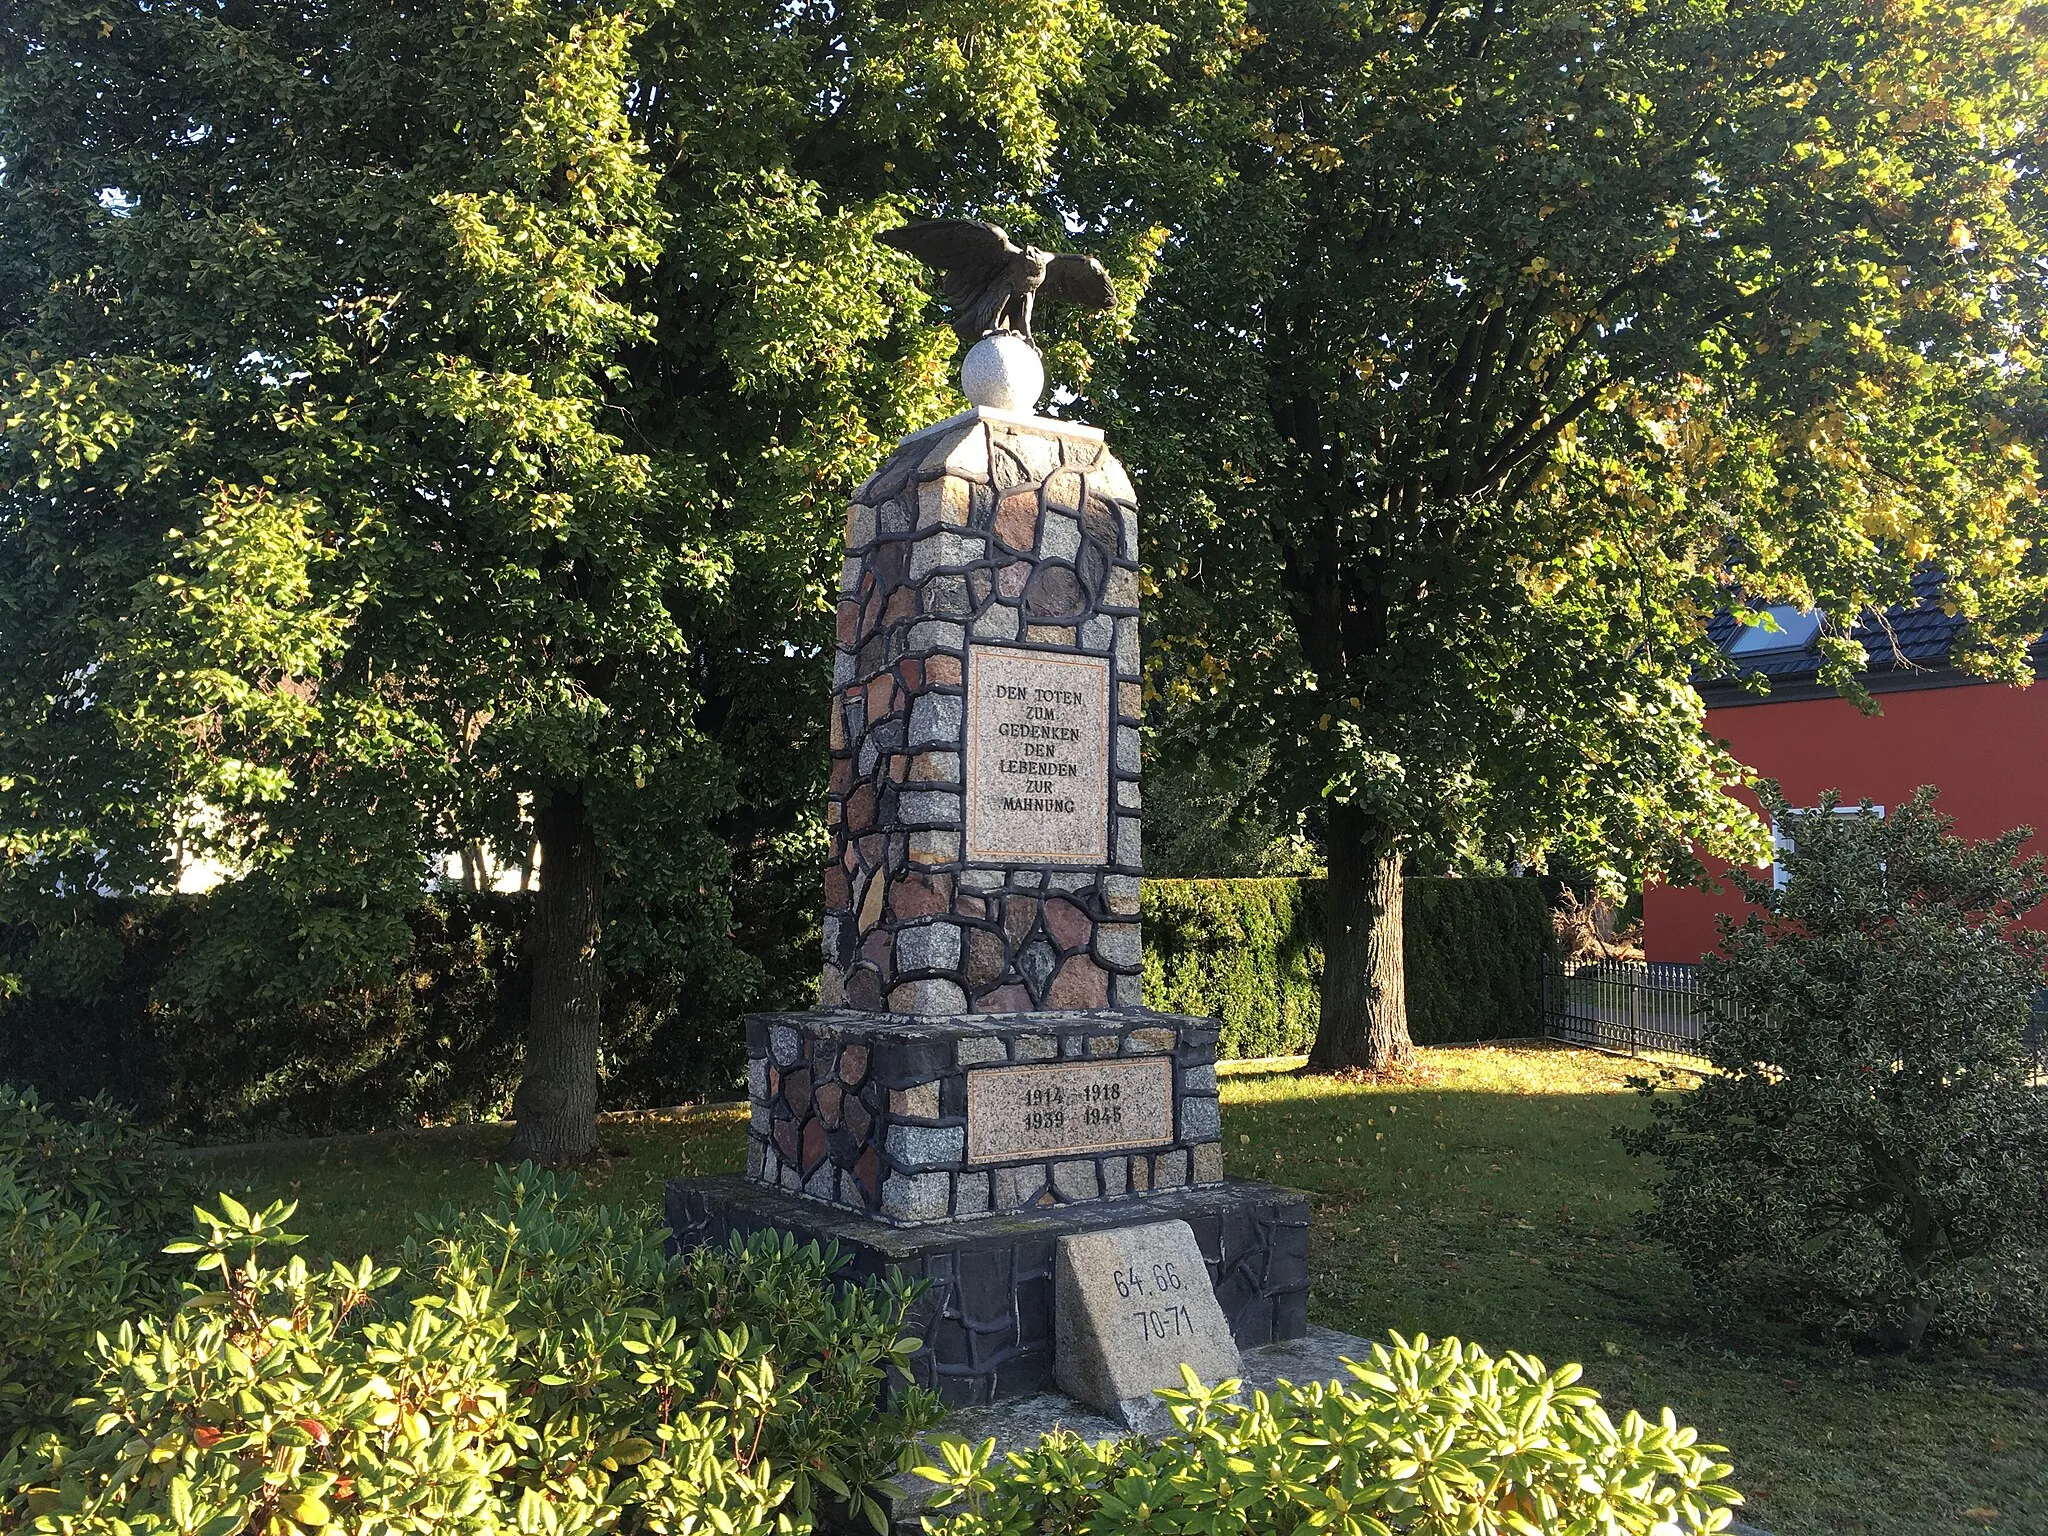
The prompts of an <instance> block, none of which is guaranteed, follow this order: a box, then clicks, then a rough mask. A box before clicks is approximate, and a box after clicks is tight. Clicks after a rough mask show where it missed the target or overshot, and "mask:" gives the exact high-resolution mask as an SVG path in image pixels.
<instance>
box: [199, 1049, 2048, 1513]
mask: <svg viewBox="0 0 2048 1536" xmlns="http://www.w3.org/2000/svg"><path fill="white" fill-rule="evenodd" d="M1643 1070H1644V1067H1643V1065H1642V1064H1639V1063H1631V1062H1627V1061H1620V1060H1615V1059H1612V1058H1609V1057H1604V1056H1600V1055H1597V1054H1594V1053H1591V1052H1584V1051H1570V1050H1562V1049H1544V1048H1540V1047H1499V1048H1487V1047H1468V1048H1455V1049H1444V1050H1434V1051H1424V1052H1423V1053H1422V1067H1421V1070H1420V1071H1419V1073H1418V1074H1417V1076H1416V1077H1415V1078H1414V1079H1412V1080H1407V1081H1402V1082H1394V1083H1387V1082H1368V1081H1349V1080H1340V1079H1331V1078H1313V1077H1304V1076H1301V1075H1299V1074H1298V1073H1296V1072H1295V1071H1294V1070H1293V1069H1292V1064H1249V1065H1246V1066H1241V1067H1239V1068H1238V1069H1236V1070H1231V1071H1229V1072H1227V1074H1226V1076H1225V1077H1224V1080H1223V1084H1224V1086H1223V1100H1224V1106H1225V1108H1224V1144H1225V1150H1226V1154H1227V1163H1228V1167H1229V1171H1230V1173H1231V1174H1232V1175H1234V1176H1236V1177H1241V1178H1261V1179H1269V1180H1272V1181H1274V1182H1276V1183H1283V1184H1288V1185H1292V1186H1295V1187H1297V1188H1300V1189H1303V1190H1306V1191H1308V1192H1309V1194H1310V1195H1311V1196H1312V1198H1313V1201H1314V1209H1315V1226H1314V1231H1313V1236H1312V1239H1311V1243H1312V1269H1313V1276H1314V1293H1313V1297H1312V1300H1311V1305H1310V1313H1311V1316H1312V1317H1313V1318H1314V1319H1315V1321H1317V1322H1318V1323H1321V1324H1324V1325H1326V1326H1329V1327H1333V1328H1341V1329H1345V1330H1347V1331H1350V1332H1353V1333H1358V1334H1362V1335H1365V1336H1367V1337H1372V1336H1376V1335H1379V1334H1382V1333H1384V1332H1385V1331H1386V1330H1387V1329H1390V1328H1392V1329H1399V1330H1401V1331H1402V1332H1404V1333H1427V1334H1429V1335H1431V1336H1432V1337H1443V1336H1446V1335H1451V1334H1455V1335H1457V1336H1459V1337H1461V1338H1465V1339H1472V1340H1476V1341H1478V1342H1480V1343H1482V1344H1484V1345H1486V1346H1487V1347H1488V1348H1489V1349H1492V1350H1495V1351H1502V1350H1510V1349H1515V1350H1521V1351H1523V1352H1524V1353H1528V1354H1532V1355H1535V1356H1538V1357H1539V1358H1541V1359H1543V1360H1544V1361H1545V1362H1546V1363H1549V1364H1552V1365H1556V1364H1561V1363H1563V1362H1564V1361H1567V1360H1577V1361H1581V1362H1582V1363H1583V1364H1584V1365H1585V1367H1586V1373H1587V1379H1588V1382H1589V1384H1590V1385H1592V1386H1594V1387H1596V1388H1598V1389H1599V1390H1600V1392H1601V1393H1602V1394H1603V1395H1604V1396H1605V1397H1606V1399H1607V1400H1608V1402H1609V1403H1610V1405H1611V1406H1612V1408H1613V1410H1614V1411H1615V1412H1616V1413H1617V1414H1619V1413H1620V1412H1621V1411H1622V1410H1623V1409H1625V1408H1629V1407H1634V1408H1638V1409H1640V1410H1642V1411H1643V1412H1645V1413H1649V1414H1654V1413H1656V1412H1657V1411H1658V1410H1659V1409H1661V1408H1662V1407H1664V1406H1665V1405H1667V1404H1668V1405H1670V1406H1671V1407H1672V1408H1673V1409H1674V1410H1675V1411H1676V1412H1677V1413H1678V1415H1679V1416H1680V1418H1681V1419H1683V1420H1685V1421H1687V1422H1689V1423H1693V1424H1696V1425H1698V1426H1699V1427H1700V1428H1701V1429H1702V1430H1703V1431H1704V1432H1705V1433H1706V1434H1707V1436H1708V1438H1710V1439H1713V1440H1716V1441H1719V1442H1720V1443H1722V1444H1725V1445H1727V1446H1728V1447H1729V1449H1730V1459H1731V1460H1733V1461H1734V1463H1735V1465H1736V1482H1737V1484H1738V1486H1740V1487H1742V1488H1743V1489H1744V1490H1745V1491H1746V1492H1747V1493H1748V1494H1749V1495H1750V1504H1749V1506H1748V1508H1747V1509H1746V1510H1744V1511H1743V1515H1744V1518H1745V1519H1747V1520H1749V1521H1751V1522H1753V1523H1755V1524H1758V1525H1761V1526H1763V1527H1765V1528H1766V1529H1768V1530H1770V1531H1771V1532H1773V1533H1774V1536H1946V1533H1952V1532H1967V1531H1987V1530H1988V1531H1994V1532H1995V1531H2010V1532H2015V1533H2019V1532H2025V1533H2030V1536H2040V1533H2048V1395H2044V1393H2048V1364H2044V1362H2043V1361H2042V1360H2041V1359H2040V1358H2039V1357H2038V1356H2035V1355H2032V1354H2020V1353H2012V1352H2005V1353H1986V1354H1980V1355H1958V1354H1942V1355H1934V1356H1930V1357H1929V1358H1927V1359H1924V1360H1918V1361H1914V1362H1910V1363H1908V1362H1901V1361H1897V1360H1888V1359H1868V1358H1863V1357H1859V1356H1857V1355H1854V1354H1852V1353H1850V1352H1848V1351H1846V1350H1841V1349H1835V1348H1828V1347H1821V1346H1817V1345H1814V1344H1812V1343H1809V1342H1806V1341H1804V1340H1802V1339H1800V1338H1799V1337H1797V1336H1795V1335H1791V1334H1789V1333H1787V1332H1785V1331H1784V1330H1780V1329H1775V1328H1771V1327H1767V1326H1764V1325H1758V1326H1757V1327H1755V1328H1754V1329H1751V1330H1748V1331H1746V1332H1745V1333H1743V1334H1742V1335H1741V1336H1739V1337H1730V1336H1728V1335H1726V1334H1722V1333H1717V1332H1715V1331H1714V1330H1712V1329H1710V1328H1708V1327H1705V1326H1703V1325H1702V1324H1700V1323H1699V1322H1698V1321H1697V1320H1696V1317H1695V1314H1694V1309H1693V1307H1692V1305H1691V1299H1690V1291H1689V1288H1688V1285H1687V1282H1686V1279H1685V1276H1684V1275H1683V1273H1682V1272H1681V1271H1679V1270H1678V1269H1677V1267H1676V1266H1675V1265H1673V1264H1672V1263H1671V1261H1670V1260H1669V1259H1668V1258H1667V1257H1666V1256H1665V1255H1664V1254H1663V1253H1662V1252H1661V1250H1659V1249H1658V1248H1656V1247H1655V1246H1653V1245H1649V1244H1646V1243H1643V1242H1641V1241H1639V1240H1638V1238H1637V1237H1636V1234H1635V1231H1634V1224H1633V1218H1634V1216H1635V1214H1636V1212H1638V1211H1639V1210H1641V1209H1642V1207H1643V1205H1644V1203H1645V1200H1646V1198H1647V1195H1646V1183H1645V1172H1646V1171H1645V1170H1644V1169H1642V1168H1640V1167H1638V1166H1637V1165H1636V1164H1635V1163H1634V1161H1633V1160H1632V1159H1630V1158H1629V1157H1628V1156H1627V1155H1626V1154H1625V1153H1624V1152H1623V1151H1622V1150H1621V1148H1620V1146H1619V1145H1618V1144H1617V1143H1616V1142H1615V1140H1614V1137H1613V1131H1614V1128H1615V1127H1616V1126H1618V1125H1621V1124H1625V1123H1633V1122H1636V1121H1638V1120H1640V1118H1641V1117H1642V1116H1643V1115H1644V1114H1645V1113H1646V1110H1645V1107H1644V1105H1643V1103H1642V1100H1641V1099H1640V1097H1639V1096H1638V1095H1636V1094H1635V1093H1633V1092H1632V1091H1631V1090H1630V1088H1629V1086H1628V1078H1629V1077H1630V1075H1631V1074H1632V1073H1640V1072H1641V1071H1643ZM743 1130H744V1117H743V1115H742V1113H741V1112H740V1111H738V1110H734V1109H707V1110H699V1111H695V1112H691V1113H687V1114H683V1115H677V1116H646V1117H638V1118H634V1119H627V1120H614V1121H610V1122H608V1123H607V1124H606V1127H605V1131H604V1139H605V1142H606V1145H607V1146H608V1147H610V1148H612V1149H613V1150H614V1151H615V1152H616V1153H618V1154H619V1155H618V1156H616V1157H615V1158H614V1159H613V1160H612V1162H611V1163H610V1164H609V1166H607V1167H606V1168H604V1169H602V1170H599V1171H597V1172H595V1173H594V1174H592V1175H590V1176H589V1177H588V1178H587V1179H586V1188H587V1191H588V1194H589V1195H590V1196H591V1197H594V1198H602V1199H604V1200H607V1201H611V1202H627V1203H637V1202H645V1203H649V1204H652V1203H655V1202H658V1201H659V1199H660V1191H661V1184H662V1181H663V1180H664V1179H666V1178H669V1177H671V1176H673V1175H675V1174H676V1173H678V1172H684V1171H689V1172H698V1173H711V1172H726V1171H732V1170H735V1169H737V1168H738V1167H739V1165H740V1162H741V1158H742V1154H743V1149H744V1141H743ZM504 1136H505V1132H504V1130H503V1129H502V1128H493V1127H479V1128H476V1129H467V1130H450V1131H436V1132H421V1133H413V1134H404V1135H395V1136H388V1137H375V1138H368V1137H366V1138H348V1139H339V1140H335V1141H330V1142H324V1143H313V1144H306V1145H301V1146H295V1147H284V1148H272V1149H264V1150H257V1151H241V1152H234V1153H216V1154H211V1155H209V1156H208V1157H207V1158H206V1159H205V1161H206V1165H207V1170H208V1172H209V1174H210V1175H211V1181H212V1182H214V1183H215V1184H216V1185H217V1186H218V1187H220V1188H224V1189H228V1190H231V1191H233V1192H235V1193H236V1194H238V1195H239V1196H241V1197H242V1198H244V1199H270V1198H278V1197H283V1198H297V1199H298V1200H299V1201H300V1214H299V1220H298V1222H297V1226H298V1227H299V1228H300V1230H303V1231H305V1232H307V1233H308V1234H309V1237H310V1239H311V1243H310V1244H309V1246H310V1247H311V1248H312V1249H313V1250H314V1251H316V1252H338V1253H355V1252H358V1251H373V1252H378V1253H382V1254H389V1253H391V1252H394V1251H395V1250H396V1248H397V1246H398V1244H399V1243H400V1242H402V1241H403V1238H404V1236H405V1233H406V1231H407V1230H408V1222H409V1217H410V1213H411V1212H413V1211H415V1210H419V1209H425V1208H430V1207H433V1206H437V1205H439V1204H440V1203H442V1202H443V1201H450V1202H453V1203H455V1204H457V1205H471V1204H475V1203H478V1202H481V1201H484V1200H487V1199H488V1198H489V1195H490V1191H491V1185H492V1178H493V1167H492V1163H491V1158H492V1155H493V1154H494V1153H495V1152H496V1151H497V1150H499V1148H500V1147H501V1146H502V1144H503V1140H504Z"/></svg>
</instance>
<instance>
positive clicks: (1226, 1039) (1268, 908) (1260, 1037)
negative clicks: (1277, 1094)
mask: <svg viewBox="0 0 2048 1536" xmlns="http://www.w3.org/2000/svg"><path fill="white" fill-rule="evenodd" d="M1322 887H1323V882H1322V881H1320V880H1293V879H1270V880H1147V881H1146V882H1145V884H1144V886H1143V888H1142V889H1143V894H1142V896H1141V898H1140V910H1141V911H1142V913H1143V915H1144V919H1145V1001H1146V1002H1147V1003H1148V1004H1150V1005H1151V1006H1152V1007H1154V1008H1157V1009H1160V1010H1161V1011H1162V1012H1166V1013H1192V1014H1196V1015H1198V1016H1205V1017H1210V1018H1217V1019H1221V1020H1222V1021H1223V1039H1222V1042H1221V1046H1220V1050H1221V1054H1223V1055H1225V1056H1288V1055H1295V1054H1299V1053H1300V1052H1302V1051H1306V1050H1307V1049H1308V1045H1309V1041H1311V1040H1313V1039H1314V1038H1315V1033H1316V1020H1317V1018H1319V1017H1320V1016H1321V1014H1320V1009H1319V1008H1318V1006H1317V989H1318V988H1320V987H1321V985H1322V980H1323V899H1322V896H1323V891H1322Z"/></svg>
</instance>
